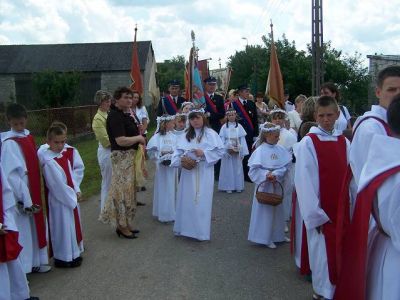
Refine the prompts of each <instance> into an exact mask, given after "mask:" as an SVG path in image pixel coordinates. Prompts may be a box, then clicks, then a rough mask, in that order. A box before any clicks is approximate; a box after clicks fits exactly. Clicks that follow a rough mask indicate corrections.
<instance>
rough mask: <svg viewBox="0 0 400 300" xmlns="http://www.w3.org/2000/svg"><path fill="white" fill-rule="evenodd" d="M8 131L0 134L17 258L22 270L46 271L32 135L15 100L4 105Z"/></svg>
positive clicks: (45, 250)
mask: <svg viewBox="0 0 400 300" xmlns="http://www.w3.org/2000/svg"><path fill="white" fill-rule="evenodd" d="M6 115H7V119H8V122H9V124H10V127H11V130H10V131H7V132H4V133H2V134H1V141H2V147H1V156H2V166H3V170H4V175H5V177H6V178H7V180H8V183H9V185H10V186H11V188H12V190H13V193H14V198H15V200H16V201H17V207H19V211H20V213H19V214H17V215H16V224H17V228H18V231H19V243H20V244H21V246H22V247H23V250H22V252H21V254H20V258H19V259H20V260H21V263H22V267H23V269H24V271H25V273H31V272H35V273H46V272H49V271H50V270H51V267H50V266H49V265H48V263H49V259H48V253H47V237H46V235H47V228H46V217H45V215H44V211H43V210H42V209H41V208H42V194H41V190H40V181H41V177H40V168H39V161H38V157H37V154H36V145H35V141H34V138H33V136H32V135H31V134H30V133H29V131H28V130H27V129H26V123H27V113H26V110H25V108H24V107H23V106H22V105H20V104H17V103H12V104H10V105H9V106H8V107H7V111H6Z"/></svg>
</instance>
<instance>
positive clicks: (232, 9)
mask: <svg viewBox="0 0 400 300" xmlns="http://www.w3.org/2000/svg"><path fill="white" fill-rule="evenodd" d="M311 3H312V1H310V0H307V1H306V0H264V1H262V0H248V1H244V0H213V1H205V0H199V1H197V0H195V1H190V0H173V1H172V0H85V1H84V0H0V44H1V45H5V44H53V43H91V42H126V41H131V40H133V35H134V27H135V24H137V26H138V40H139V41H140V40H151V41H152V44H153V49H154V52H155V57H156V60H157V62H162V61H164V60H165V59H170V58H172V57H175V56H177V55H184V56H185V57H186V58H187V57H188V56H189V50H190V47H191V45H192V41H191V37H190V32H191V30H193V31H194V32H195V35H196V46H197V47H198V48H199V49H200V50H199V59H208V58H211V59H212V60H210V61H209V63H210V69H215V68H218V67H219V59H221V61H220V63H221V65H222V67H225V65H226V62H227V61H228V58H229V57H230V56H231V55H234V54H235V52H236V51H241V50H244V49H245V47H246V44H247V43H248V44H249V45H257V44H262V40H261V37H262V35H265V34H267V33H268V32H269V31H270V26H269V24H270V20H271V19H272V22H273V24H274V36H275V38H279V37H281V36H282V34H285V35H286V37H287V38H288V39H289V41H295V43H296V47H297V48H298V49H301V50H306V47H307V44H309V43H310V42H311ZM399 11H400V1H399V0H324V1H323V27H324V41H328V40H330V41H331V43H332V46H333V47H334V48H336V49H338V50H342V51H343V53H347V54H349V55H353V54H354V53H355V52H356V51H357V52H359V53H360V54H361V55H362V58H363V59H364V64H365V65H366V66H367V63H368V60H367V58H366V55H368V54H375V53H377V54H400V53H399V52H400V50H399V46H398V45H399V44H400V22H399V21H398V17H397V13H398V12H399ZM266 59H268V58H266Z"/></svg>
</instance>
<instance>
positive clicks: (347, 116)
mask: <svg viewBox="0 0 400 300" xmlns="http://www.w3.org/2000/svg"><path fill="white" fill-rule="evenodd" d="M343 110H344V117H345V118H346V121H349V120H350V119H351V116H350V113H349V110H348V109H347V107H346V106H344V105H343Z"/></svg>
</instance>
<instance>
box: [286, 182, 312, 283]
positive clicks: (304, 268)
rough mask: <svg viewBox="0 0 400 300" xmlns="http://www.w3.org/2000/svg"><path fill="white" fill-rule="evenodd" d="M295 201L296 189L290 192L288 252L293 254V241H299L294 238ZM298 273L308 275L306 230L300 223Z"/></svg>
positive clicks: (308, 262) (309, 271)
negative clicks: (290, 218) (290, 215)
mask: <svg viewBox="0 0 400 300" xmlns="http://www.w3.org/2000/svg"><path fill="white" fill-rule="evenodd" d="M296 201H297V193H296V190H294V191H293V193H292V220H291V225H290V253H291V254H292V255H293V253H294V247H295V245H296V244H295V243H296V242H299V241H297V240H296V238H295V237H296V234H295V231H296ZM300 274H301V275H310V274H311V268H310V260H309V257H308V244H307V232H306V227H305V225H304V222H303V225H302V234H301V253H300Z"/></svg>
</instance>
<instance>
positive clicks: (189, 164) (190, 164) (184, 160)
mask: <svg viewBox="0 0 400 300" xmlns="http://www.w3.org/2000/svg"><path fill="white" fill-rule="evenodd" d="M181 165H182V167H183V168H185V169H186V170H191V169H193V168H194V167H195V166H196V165H197V162H196V161H195V160H194V159H191V158H190V157H187V156H182V157H181Z"/></svg>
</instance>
